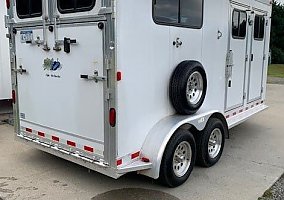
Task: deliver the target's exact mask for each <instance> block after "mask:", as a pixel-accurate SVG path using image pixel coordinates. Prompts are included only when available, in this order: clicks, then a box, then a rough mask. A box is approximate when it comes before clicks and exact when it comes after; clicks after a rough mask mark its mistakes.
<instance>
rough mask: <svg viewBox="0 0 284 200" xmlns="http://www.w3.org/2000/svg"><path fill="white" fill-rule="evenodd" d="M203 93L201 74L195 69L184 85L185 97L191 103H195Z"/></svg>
mask: <svg viewBox="0 0 284 200" xmlns="http://www.w3.org/2000/svg"><path fill="white" fill-rule="evenodd" d="M202 94H203V78H202V75H201V74H200V73H199V72H198V71H195V72H194V73H192V74H191V75H190V76H189V78H188V80H187V85H186V98H187V101H188V102H189V103H191V104H197V103H198V102H199V101H200V99H201V97H202Z"/></svg>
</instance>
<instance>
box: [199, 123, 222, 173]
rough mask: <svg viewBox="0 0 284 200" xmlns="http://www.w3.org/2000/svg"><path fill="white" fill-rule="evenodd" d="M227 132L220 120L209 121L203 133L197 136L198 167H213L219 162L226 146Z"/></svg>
mask: <svg viewBox="0 0 284 200" xmlns="http://www.w3.org/2000/svg"><path fill="white" fill-rule="evenodd" d="M225 130H226V128H225V126H224V124H223V123H222V121H221V120H220V119H217V118H211V119H209V121H208V122H207V125H206V127H205V129H204V130H203V132H202V133H200V134H199V135H198V136H197V164H198V165H200V166H203V167H211V166H213V165H215V164H216V163H217V162H218V161H219V159H220V158H221V155H222V152H223V148H224V144H225Z"/></svg>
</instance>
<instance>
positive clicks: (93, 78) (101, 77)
mask: <svg viewBox="0 0 284 200" xmlns="http://www.w3.org/2000/svg"><path fill="white" fill-rule="evenodd" d="M80 78H82V79H87V80H94V81H95V82H96V83H97V82H98V81H106V80H107V78H106V77H105V76H99V72H98V71H97V70H95V71H94V75H92V76H90V75H87V74H81V75H80Z"/></svg>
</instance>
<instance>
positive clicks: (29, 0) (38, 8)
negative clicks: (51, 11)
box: [16, 0, 42, 19]
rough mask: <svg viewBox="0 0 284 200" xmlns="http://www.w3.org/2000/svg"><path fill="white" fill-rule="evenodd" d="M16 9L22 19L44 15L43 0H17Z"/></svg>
mask: <svg viewBox="0 0 284 200" xmlns="http://www.w3.org/2000/svg"><path fill="white" fill-rule="evenodd" d="M16 10H17V14H18V17H19V18H20V19H24V18H32V17H40V16H41V15H42V1H41V0H16Z"/></svg>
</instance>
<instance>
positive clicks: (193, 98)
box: [170, 61, 207, 115]
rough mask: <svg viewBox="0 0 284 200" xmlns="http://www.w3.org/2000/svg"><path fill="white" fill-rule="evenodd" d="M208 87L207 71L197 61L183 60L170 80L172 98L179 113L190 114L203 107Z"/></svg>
mask: <svg viewBox="0 0 284 200" xmlns="http://www.w3.org/2000/svg"><path fill="white" fill-rule="evenodd" d="M206 89H207V79H206V73H205V71H204V69H203V67H202V65H201V64H200V63H199V62H197V61H183V62H181V63H180V64H179V65H178V66H177V68H176V69H175V71H174V73H173V75H172V77H171V81H170V100H171V102H172V105H173V107H174V108H175V110H176V111H177V112H178V113H179V114H184V115H190V114H194V113H196V112H197V110H198V109H199V108H200V107H201V105H202V103H203V101H204V99H205V95H206Z"/></svg>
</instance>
